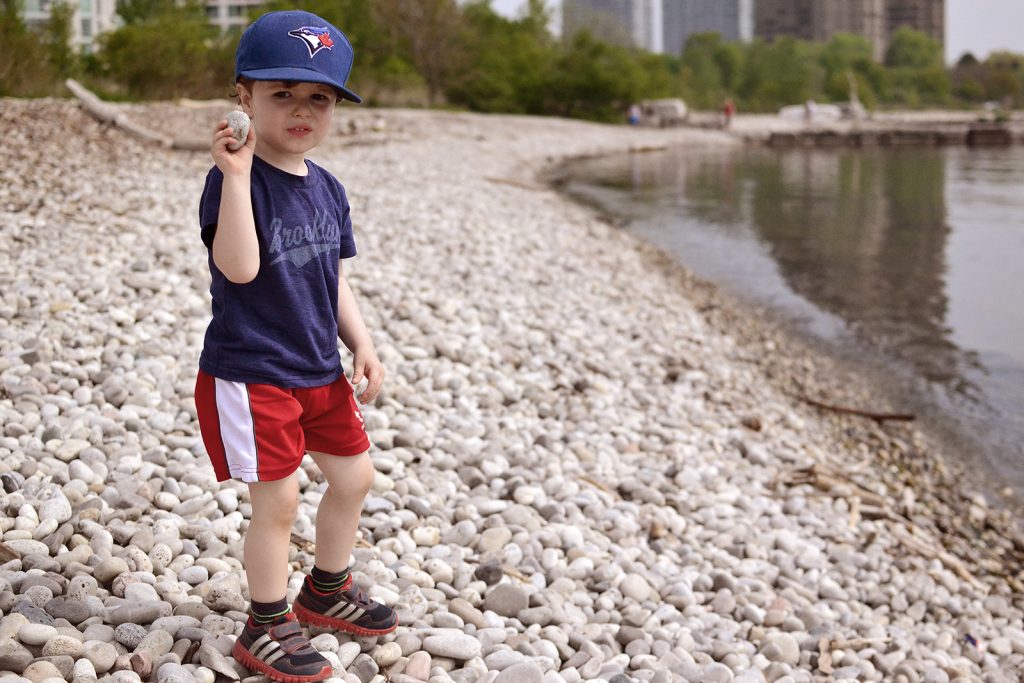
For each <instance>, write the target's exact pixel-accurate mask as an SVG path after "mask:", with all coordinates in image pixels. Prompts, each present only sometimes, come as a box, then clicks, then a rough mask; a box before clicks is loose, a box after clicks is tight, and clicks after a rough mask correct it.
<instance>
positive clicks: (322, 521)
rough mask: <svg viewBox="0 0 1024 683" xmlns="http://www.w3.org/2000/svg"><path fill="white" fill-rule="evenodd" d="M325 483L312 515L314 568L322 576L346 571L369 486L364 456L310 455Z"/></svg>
mask: <svg viewBox="0 0 1024 683" xmlns="http://www.w3.org/2000/svg"><path fill="white" fill-rule="evenodd" d="M310 455H311V456H312V457H313V461H314V462H316V465H317V467H319V468H320V471H321V472H323V475H324V478H325V479H327V491H325V492H324V497H323V499H321V501H320V506H319V507H318V508H317V511H316V566H317V568H319V569H320V570H322V571H325V572H340V571H342V570H344V569H345V568H346V567H348V561H349V557H350V556H351V555H352V545H353V544H354V543H355V539H356V529H358V528H359V518H360V517H361V515H362V513H363V500H364V499H365V498H366V494H367V493H368V492H369V491H370V487H371V486H372V485H373V462H372V461H371V460H370V456H369V454H368V453H362V454H360V455H353V456H337V455H327V454H325V453H314V452H310Z"/></svg>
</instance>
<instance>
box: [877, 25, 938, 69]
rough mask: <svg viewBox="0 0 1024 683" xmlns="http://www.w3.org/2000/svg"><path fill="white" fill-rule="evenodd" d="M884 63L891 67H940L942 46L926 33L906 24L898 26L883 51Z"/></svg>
mask: <svg viewBox="0 0 1024 683" xmlns="http://www.w3.org/2000/svg"><path fill="white" fill-rule="evenodd" d="M885 65H886V66H888V67H890V68H893V69H900V68H907V69H930V68H934V67H939V68H942V66H943V65H942V46H941V45H940V44H939V42H938V41H937V40H933V39H932V38H929V37H928V35H927V34H925V33H922V32H920V31H915V30H914V29H912V28H907V27H906V26H904V27H902V28H899V29H897V30H896V32H895V33H894V34H893V36H892V40H891V41H890V42H889V49H887V50H886V51H885Z"/></svg>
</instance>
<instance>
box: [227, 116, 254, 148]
mask: <svg viewBox="0 0 1024 683" xmlns="http://www.w3.org/2000/svg"><path fill="white" fill-rule="evenodd" d="M225 118H227V120H228V126H230V128H231V137H233V138H234V141H232V142H229V143H228V149H230V150H231V151H234V150H236V149H239V148H240V147H241V146H242V145H244V144H245V139H246V138H247V137H249V116H248V115H247V114H246V113H245V112H244V111H237V110H236V111H233V112H231V113H229V114H228V115H227V117H225Z"/></svg>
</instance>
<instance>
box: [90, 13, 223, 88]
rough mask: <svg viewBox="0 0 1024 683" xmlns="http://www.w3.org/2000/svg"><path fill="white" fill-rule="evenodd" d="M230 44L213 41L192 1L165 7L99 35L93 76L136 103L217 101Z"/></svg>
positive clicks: (215, 36) (213, 35) (212, 32)
mask: <svg viewBox="0 0 1024 683" xmlns="http://www.w3.org/2000/svg"><path fill="white" fill-rule="evenodd" d="M218 38H220V41H218ZM236 39H237V37H232V38H231V39H230V40H229V39H228V38H227V37H219V36H218V32H217V29H216V28H215V27H213V26H211V25H210V24H209V22H208V21H207V20H206V13H205V11H204V9H203V6H202V5H200V4H199V3H198V2H190V3H188V4H185V5H180V6H179V5H177V4H174V3H171V4H168V5H165V6H163V7H161V8H160V10H159V13H158V14H157V15H156V16H153V17H150V18H147V19H142V20H139V21H136V22H135V23H133V24H128V25H126V26H122V27H121V28H119V29H117V30H115V31H112V32H110V33H108V34H106V35H104V36H102V37H101V39H100V50H99V52H98V54H97V65H98V69H99V73H98V74H95V75H96V76H99V77H101V78H103V79H104V80H105V81H107V82H110V83H116V84H118V85H119V86H120V88H122V89H123V91H124V92H125V94H127V95H130V96H132V97H138V98H146V99H167V98H174V97H182V96H191V97H196V96H200V97H203V96H205V97H209V96H218V97H219V96H223V95H224V94H225V90H226V85H227V83H228V78H229V77H228V76H227V74H230V73H231V68H230V66H229V65H230V64H231V62H230V61H228V62H227V63H226V64H225V63H224V62H225V58H226V55H227V53H228V50H226V49H225V46H226V45H227V44H228V43H230V44H231V46H232V48H231V50H232V52H233V45H234V42H235V40H236Z"/></svg>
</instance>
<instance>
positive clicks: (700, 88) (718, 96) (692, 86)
mask: <svg viewBox="0 0 1024 683" xmlns="http://www.w3.org/2000/svg"><path fill="white" fill-rule="evenodd" d="M721 47H722V36H721V35H720V34H718V33H695V34H693V35H691V36H690V37H689V39H688V40H687V41H686V47H684V48H683V55H682V58H681V60H680V64H681V66H682V68H683V69H685V72H686V75H687V78H686V84H687V93H686V99H687V100H688V101H689V102H690V103H691V105H692V106H694V107H697V108H700V109H714V108H717V107H718V104H719V102H720V101H721V100H722V97H723V95H724V85H723V82H722V81H723V74H722V69H721V66H720V64H719V61H718V59H716V57H717V56H718V54H719V50H720V49H721ZM728 66H729V67H732V66H734V65H732V64H728ZM729 77H730V79H734V78H735V75H734V74H731V73H730V74H729Z"/></svg>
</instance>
